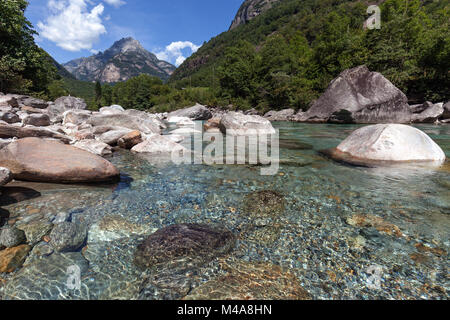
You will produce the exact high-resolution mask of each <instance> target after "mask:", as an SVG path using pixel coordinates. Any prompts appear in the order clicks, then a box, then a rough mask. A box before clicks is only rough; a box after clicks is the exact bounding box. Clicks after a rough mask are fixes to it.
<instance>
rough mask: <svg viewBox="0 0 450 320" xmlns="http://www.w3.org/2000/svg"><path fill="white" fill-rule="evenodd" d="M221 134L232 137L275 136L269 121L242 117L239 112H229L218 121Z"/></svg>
mask: <svg viewBox="0 0 450 320" xmlns="http://www.w3.org/2000/svg"><path fill="white" fill-rule="evenodd" d="M219 128H220V130H221V131H222V133H225V134H228V135H233V136H245V135H269V134H275V133H276V131H275V129H274V128H273V126H272V124H271V123H270V121H269V120H267V119H264V118H263V117H261V116H250V115H244V114H243V113H240V112H229V113H227V114H226V115H224V116H223V117H222V119H221V120H220V124H219Z"/></svg>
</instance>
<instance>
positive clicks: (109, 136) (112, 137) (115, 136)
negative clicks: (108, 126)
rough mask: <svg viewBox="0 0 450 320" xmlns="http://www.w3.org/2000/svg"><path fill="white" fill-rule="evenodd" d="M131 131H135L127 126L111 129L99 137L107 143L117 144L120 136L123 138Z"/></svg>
mask: <svg viewBox="0 0 450 320" xmlns="http://www.w3.org/2000/svg"><path fill="white" fill-rule="evenodd" d="M130 132H133V131H132V130H131V129H126V128H122V129H118V130H111V131H108V132H105V133H103V134H101V135H100V137H99V138H98V139H99V140H100V141H102V142H104V143H106V144H109V145H110V146H115V145H116V144H117V142H118V141H119V139H120V138H122V137H123V136H124V135H126V134H128V133H130Z"/></svg>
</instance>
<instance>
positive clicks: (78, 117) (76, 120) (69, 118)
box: [63, 109, 92, 125]
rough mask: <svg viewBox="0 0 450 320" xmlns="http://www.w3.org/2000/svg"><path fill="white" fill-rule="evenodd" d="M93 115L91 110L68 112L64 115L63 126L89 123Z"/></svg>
mask: <svg viewBox="0 0 450 320" xmlns="http://www.w3.org/2000/svg"><path fill="white" fill-rule="evenodd" d="M91 115H92V112H91V111H89V110H76V109H75V110H68V111H66V112H64V113H63V124H68V123H72V124H77V125H78V124H82V123H83V122H85V121H87V120H88V119H89V118H90V117H91Z"/></svg>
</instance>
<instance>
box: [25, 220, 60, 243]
mask: <svg viewBox="0 0 450 320" xmlns="http://www.w3.org/2000/svg"><path fill="white" fill-rule="evenodd" d="M17 228H18V229H20V230H22V231H23V232H25V236H26V238H27V242H28V244H29V245H31V246H34V245H35V244H36V243H38V242H40V241H41V240H42V238H43V237H44V236H46V235H48V234H49V233H50V231H51V230H52V228H53V224H52V223H50V222H48V221H42V220H40V221H35V222H31V223H27V224H22V225H19V226H17Z"/></svg>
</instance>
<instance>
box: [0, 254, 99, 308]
mask: <svg viewBox="0 0 450 320" xmlns="http://www.w3.org/2000/svg"><path fill="white" fill-rule="evenodd" d="M74 266H77V267H78V268H79V269H78V270H79V271H80V273H81V274H80V276H81V277H83V276H84V275H85V274H86V273H87V271H88V268H89V262H88V261H87V260H86V259H85V258H84V257H83V256H82V254H81V253H79V252H74V253H54V254H52V255H50V256H49V257H42V259H36V260H35V261H33V262H32V263H30V264H29V265H27V266H24V268H23V269H22V270H20V272H19V273H17V274H15V275H14V276H13V277H12V278H11V279H9V281H8V282H7V283H6V284H5V286H4V288H3V292H2V294H3V299H4V300H70V299H72V300H73V299H89V298H90V295H89V293H88V292H86V288H85V285H84V283H82V288H81V289H82V290H81V292H80V291H78V290H73V289H71V288H70V287H69V286H67V283H68V280H70V278H69V277H70V274H68V270H71V269H70V268H72V270H73V267H74ZM82 282H83V281H82Z"/></svg>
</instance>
